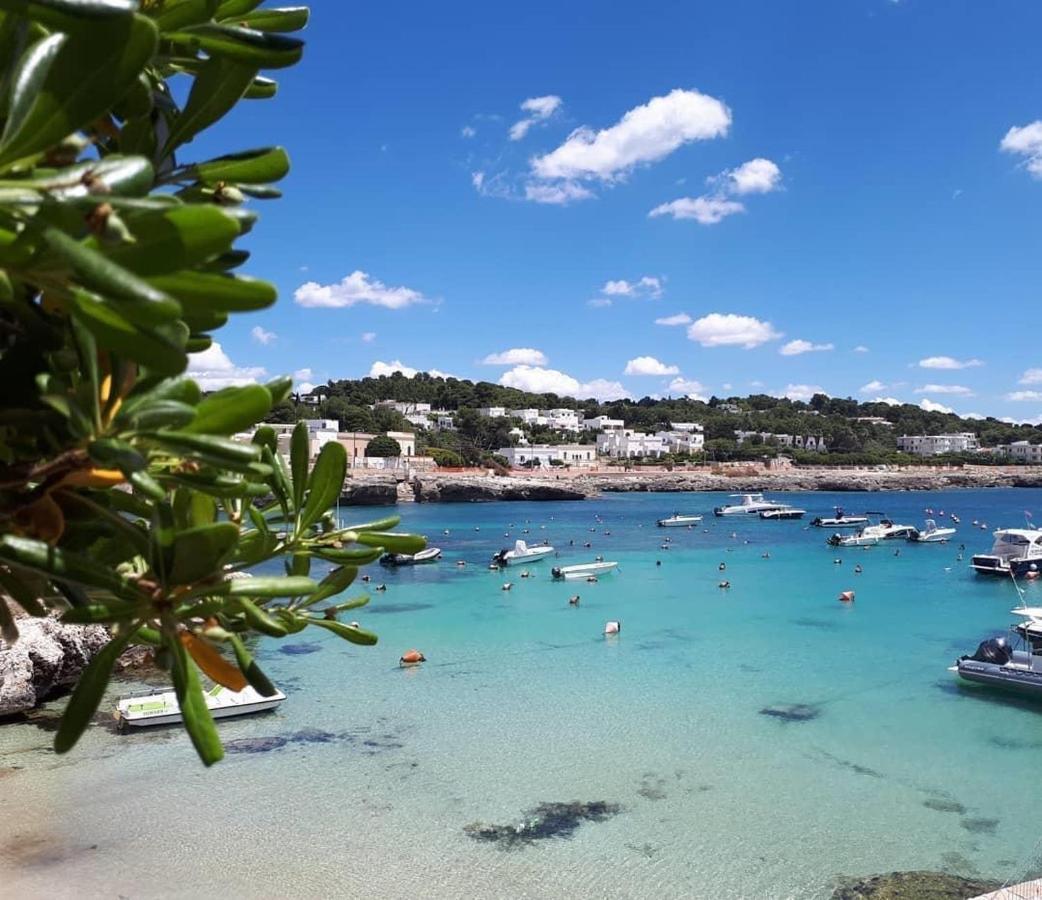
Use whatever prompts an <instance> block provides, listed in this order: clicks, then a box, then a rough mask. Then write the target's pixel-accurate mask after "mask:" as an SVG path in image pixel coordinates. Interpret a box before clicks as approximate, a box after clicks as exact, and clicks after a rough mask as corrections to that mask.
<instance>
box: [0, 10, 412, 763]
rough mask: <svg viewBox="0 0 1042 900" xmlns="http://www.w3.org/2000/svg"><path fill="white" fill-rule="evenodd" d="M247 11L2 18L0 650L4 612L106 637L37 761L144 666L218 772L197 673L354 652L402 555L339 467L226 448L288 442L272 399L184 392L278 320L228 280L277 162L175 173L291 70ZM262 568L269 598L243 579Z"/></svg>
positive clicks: (253, 671)
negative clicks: (264, 324)
mask: <svg viewBox="0 0 1042 900" xmlns="http://www.w3.org/2000/svg"><path fill="white" fill-rule="evenodd" d="M259 7H260V2H259V0H224V2H218V0H141V2H140V3H135V2H131V0H35V2H17V0H0V47H2V48H3V53H2V54H0V65H2V66H3V76H2V82H0V83H2V84H3V86H4V87H3V93H2V102H0V633H2V635H3V637H4V640H6V641H13V640H16V639H17V620H16V619H15V618H13V617H12V615H11V614H10V611H9V604H10V605H11V606H12V607H14V606H17V607H20V608H21V609H22V610H23V611H24V612H25V613H27V614H28V615H34V616H40V615H47V614H50V613H54V612H56V613H58V614H60V615H62V617H63V619H64V620H65V621H67V622H71V623H73V622H74V623H101V624H104V625H106V626H108V627H109V628H110V629H111V632H112V640H111V642H110V643H109V644H108V645H107V646H106V647H105V648H104V650H102V652H101V653H100V654H99V655H98V656H97V657H96V658H95V660H94V661H93V662H92V663H91V665H90V666H88V668H87V669H86V670H85V672H84V673H83V676H82V677H81V679H80V681H79V683H78V684H77V686H76V688H75V690H74V691H73V694H72V697H71V699H70V701H69V703H68V706H67V708H66V712H65V715H64V716H63V719H62V722H61V725H60V727H59V729H58V732H57V736H56V739H55V749H56V750H57V751H58V752H65V751H67V750H69V749H71V748H72V747H73V746H74V745H75V743H76V741H77V740H78V738H79V737H80V735H81V734H82V733H83V731H84V729H85V728H86V727H87V725H88V724H89V722H90V720H91V717H92V716H93V714H94V712H95V711H96V709H97V707H98V704H99V703H100V701H101V699H102V697H103V694H104V691H105V688H106V685H107V684H108V681H109V677H110V673H111V671H112V668H113V665H114V663H115V660H116V658H117V657H118V655H119V653H120V652H121V651H122V649H123V648H124V647H125V646H127V645H128V644H131V643H146V644H151V645H154V646H156V647H158V648H159V655H158V659H159V660H160V661H161V662H162V663H164V664H165V665H166V666H167V667H168V668H169V669H170V673H171V678H172V680H173V683H174V687H175V689H176V691H177V695H178V699H179V701H180V705H181V709H182V712H183V717H184V721H185V728H186V730H187V731H188V733H189V735H190V736H191V739H192V742H193V744H194V746H195V748H196V750H197V752H198V754H199V756H200V758H201V759H202V760H203V762H204V763H206V764H207V765H209V764H211V763H213V762H215V761H217V760H218V759H220V758H221V755H222V751H221V747H220V741H219V740H218V737H217V733H216V731H215V729H214V726H213V722H212V720H211V718H210V714H209V711H208V709H207V707H206V703H205V702H204V698H203V695H202V688H201V683H200V673H201V674H205V675H206V676H207V677H209V678H210V679H212V680H214V681H217V682H218V683H220V684H223V685H224V686H226V687H229V688H230V689H233V690H239V689H241V688H242V687H243V686H245V685H246V684H250V685H252V686H253V687H254V688H256V689H257V690H258V691H260V692H261V693H262V694H265V695H270V694H271V693H273V691H274V687H273V685H272V684H271V682H270V681H269V680H268V679H267V677H266V676H265V675H264V673H263V671H262V670H261V669H260V667H259V666H258V664H257V662H256V660H254V658H253V657H252V655H251V654H250V653H249V651H247V649H246V643H245V641H244V639H245V638H246V637H248V636H249V635H250V634H251V633H262V634H267V635H271V636H273V637H284V636H286V635H288V634H294V633H297V632H299V631H301V630H302V629H303V628H305V627H308V626H313V625H314V626H319V627H321V628H323V629H326V630H330V631H333V632H335V633H337V634H338V635H339V636H341V637H343V638H345V639H346V640H349V641H353V642H355V643H360V644H371V643H374V642H375V641H376V636H375V635H373V634H371V633H370V632H367V631H363V630H361V629H358V628H355V627H353V626H348V625H343V624H342V623H340V622H338V621H337V616H338V615H339V614H340V613H341V612H343V611H345V610H348V609H352V608H357V607H358V606H361V605H363V604H364V603H365V602H366V600H367V598H365V597H355V598H351V599H349V600H346V601H341V600H340V597H341V595H342V594H343V592H344V591H346V590H347V588H348V587H349V586H350V584H351V583H352V582H353V581H354V578H355V576H356V574H357V572H358V567H359V566H361V565H365V564H367V563H369V562H372V561H373V560H374V559H376V558H377V557H379V556H380V555H381V554H382V553H383V552H384V551H385V550H389V551H390V550H395V549H396V548H400V547H402V546H406V547H410V548H415V547H422V545H423V539H422V538H417V537H413V536H407V535H396V534H393V533H388V529H391V528H393V527H394V526H395V525H396V524H397V520H385V521H381V522H376V523H368V524H361V525H357V526H353V527H348V528H344V527H341V526H340V525H339V523H337V522H335V521H334V519H333V517H332V515H331V513H330V506H331V505H332V504H333V503H334V502H335V500H336V498H337V496H338V494H339V492H340V490H341V488H342V485H343V479H344V472H345V467H346V457H345V453H344V450H343V447H341V445H339V444H331V445H327V446H326V447H324V448H323V450H322V452H321V454H320V455H319V457H318V459H317V461H316V462H315V464H314V466H310V465H309V460H308V458H307V455H308V440H307V435H306V434H305V433H304V432H303V430H302V427H300V428H298V431H297V433H296V434H295V435H294V438H293V453H292V459H291V465H290V466H287V465H286V463H285V462H284V460H283V459H282V458H281V457H279V456H278V455H277V454H276V449H277V447H276V441H275V435H274V432H273V431H272V430H271V429H260V430H259V431H258V432H257V434H256V435H255V437H254V440H253V441H252V442H251V443H243V442H242V441H241V440H236V439H234V437H233V436H234V435H235V434H236V433H237V432H240V431H243V430H246V429H249V428H251V427H252V426H253V425H254V424H255V423H256V422H258V421H261V420H263V419H265V418H268V417H272V418H276V417H278V416H282V417H283V420H289V421H292V420H294V419H295V418H297V414H296V407H295V406H294V405H293V404H292V403H290V401H289V396H290V390H291V387H292V385H291V383H290V382H289V380H288V379H278V380H275V381H271V382H269V383H267V384H264V385H260V384H253V385H247V386H244V387H236V388H229V389H227V390H223V391H218V392H216V393H213V394H210V395H209V396H204V395H203V392H202V391H201V390H200V388H199V386H198V385H197V384H196V383H195V382H194V381H192V380H191V379H190V378H187V377H184V376H183V375H182V374H181V373H182V372H184V370H185V369H186V368H187V364H188V356H189V354H190V353H192V352H196V351H199V350H203V349H205V348H206V347H209V346H210V343H211V334H212V333H213V332H214V331H215V330H216V329H218V328H220V327H221V326H222V325H223V324H224V323H225V322H226V321H227V320H228V318H229V317H230V316H233V315H237V314H238V313H241V312H246V311H251V310H257V309H262V308H264V307H267V306H269V305H270V304H271V303H273V302H274V301H275V297H276V292H275V288H274V287H273V286H272V285H270V284H268V283H266V282H263V281H259V280H257V279H254V278H250V277H249V276H246V275H242V274H239V273H237V271H236V270H237V269H238V268H239V266H240V265H242V263H244V262H245V261H246V260H247V259H248V257H249V254H248V253H247V252H245V251H244V250H241V249H239V248H238V247H237V246H236V242H237V240H238V239H239V238H240V237H241V236H242V235H244V234H246V233H247V232H248V231H249V230H250V229H251V228H252V227H253V224H254V221H255V219H256V215H255V214H254V213H253V212H251V211H249V210H248V209H247V208H246V207H245V205H244V204H245V202H246V200H247V198H256V199H267V198H271V197H277V196H278V195H279V192H278V190H277V189H276V188H274V187H272V184H273V183H274V182H277V181H278V180H280V179H281V178H282V177H283V176H284V175H285V174H286V172H287V171H288V168H289V158H288V156H287V154H286V152H285V151H284V150H283V149H282V148H281V147H277V146H273V147H264V148H260V149H248V150H236V151H234V152H229V153H225V154H223V155H221V156H218V157H216V158H213V159H209V160H207V159H197V158H192V154H191V152H190V150H189V149H188V148H189V145H190V142H191V141H192V139H193V138H194V137H195V136H197V135H199V134H200V133H202V132H203V131H205V130H206V129H208V128H210V127H211V126H213V125H214V124H215V123H217V122H218V121H219V120H220V119H221V118H222V117H223V116H224V115H225V114H226V113H228V112H229V111H230V110H231V109H232V108H233V107H234V106H235V105H236V103H238V102H239V101H240V100H241V99H244V98H245V99H254V98H263V97H270V96H273V95H274V93H275V84H274V82H272V81H271V80H270V79H268V78H265V77H263V76H261V74H260V72H261V71H262V70H265V69H277V68H283V67H285V66H289V65H292V64H294V63H295V62H296V61H297V60H298V59H299V58H300V56H301V53H302V49H303V43H302V42H301V41H300V40H299V39H297V38H296V37H294V36H292V35H291V34H289V32H294V31H297V30H299V29H300V28H302V27H303V26H304V25H305V24H306V22H307V17H308V12H307V10H306V9H304V8H299V7H298V8H287V9H267V8H259ZM175 79H176V80H180V81H183V82H187V83H186V84H185V85H184V88H183V90H175V89H174V88H173V87H172V85H171V82H172V81H174V80H175ZM175 97H186V98H187V99H186V100H185V102H184V105H183V106H180V107H179V106H178V104H177V102H176V100H175ZM182 154H184V155H185V157H186V158H184V159H182V158H181V155H182ZM408 552H415V550H414V549H410V550H409V551H408ZM279 559H281V560H283V561H284V562H285V569H286V573H287V574H286V575H285V576H284V577H278V576H276V577H271V576H266V577H250V572H249V570H250V569H253V568H254V567H256V566H258V565H259V564H262V563H265V562H269V561H272V560H279ZM316 561H317V563H316ZM330 564H332V566H330ZM319 567H320V569H321V571H316V573H315V574H316V575H317V576H324V577H321V580H319V581H316V580H315V579H313V578H312V577H311V575H312V570H313V568H319ZM222 645H227V646H222Z"/></svg>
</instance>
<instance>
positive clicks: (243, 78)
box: [161, 35, 259, 156]
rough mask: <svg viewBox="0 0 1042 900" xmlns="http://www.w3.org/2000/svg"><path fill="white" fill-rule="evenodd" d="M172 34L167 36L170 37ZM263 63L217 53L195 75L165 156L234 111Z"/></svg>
mask: <svg viewBox="0 0 1042 900" xmlns="http://www.w3.org/2000/svg"><path fill="white" fill-rule="evenodd" d="M168 36H169V35H164V37H168ZM258 68H259V66H256V65H253V64H250V63H242V62H237V61H236V60H233V59H226V58H224V57H220V56H214V57H213V58H212V59H209V60H207V62H206V63H205V64H204V65H203V67H202V69H200V71H199V74H198V75H196V76H195V81H194V83H193V84H192V90H191V92H190V93H189V94H188V102H187V103H186V104H185V107H184V109H183V110H182V111H181V113H180V115H178V117H177V118H176V119H175V120H174V125H173V127H172V128H171V129H170V134H169V136H168V137H167V140H166V145H165V146H164V147H163V151H162V154H161V155H162V156H167V155H168V154H169V153H170V152H171V151H172V150H174V149H175V148H176V147H179V146H180V145H181V144H183V143H185V142H186V141H190V140H191V139H192V138H193V137H195V135H197V134H198V133H199V132H200V131H202V130H203V129H204V128H209V127H210V126H211V125H213V123H214V122H216V121H217V120H218V119H220V118H221V117H222V116H223V115H224V114H225V113H226V112H228V110H230V109H231V108H232V107H233V106H235V104H236V103H238V102H239V100H240V99H241V98H242V95H243V94H244V93H246V90H247V88H248V87H249V86H250V84H251V83H252V82H253V79H254V78H255V77H256V75H257V69H258Z"/></svg>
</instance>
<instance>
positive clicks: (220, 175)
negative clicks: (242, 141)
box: [188, 147, 289, 184]
mask: <svg viewBox="0 0 1042 900" xmlns="http://www.w3.org/2000/svg"><path fill="white" fill-rule="evenodd" d="M288 171H289V156H288V155H287V153H286V151H285V150H284V149H283V148H282V147H261V148H260V149H258V150H244V151H242V152H241V153H230V154H228V155H227V156H219V157H217V158H216V159H211V160H209V161H207V162H202V163H196V164H195V165H194V166H192V167H191V168H190V169H189V172H188V174H189V175H190V176H191V177H193V178H196V179H197V180H198V181H201V182H202V183H203V184H216V183H217V182H219V181H224V182H239V181H245V182H246V183H248V184H269V183H271V182H273V181H278V180H279V179H281V178H283V177H284V176H285V175H286V173H287V172H288Z"/></svg>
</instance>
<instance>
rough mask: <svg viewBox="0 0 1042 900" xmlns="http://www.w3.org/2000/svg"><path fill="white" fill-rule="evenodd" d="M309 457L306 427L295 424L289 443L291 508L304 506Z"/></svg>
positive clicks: (301, 424)
mask: <svg viewBox="0 0 1042 900" xmlns="http://www.w3.org/2000/svg"><path fill="white" fill-rule="evenodd" d="M310 456H311V437H310V435H309V434H308V426H307V425H306V424H305V423H304V422H297V424H296V427H295V428H294V429H293V434H292V435H291V436H290V441H289V471H290V482H291V484H292V486H293V508H294V509H297V510H299V509H301V507H302V506H303V505H304V491H305V490H306V489H307V486H308V458H309V457H310Z"/></svg>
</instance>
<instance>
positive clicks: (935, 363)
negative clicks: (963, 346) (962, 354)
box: [918, 356, 984, 369]
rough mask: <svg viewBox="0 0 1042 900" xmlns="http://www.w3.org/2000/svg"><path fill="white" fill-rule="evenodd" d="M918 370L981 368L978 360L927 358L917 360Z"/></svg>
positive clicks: (941, 357) (981, 364) (945, 357)
mask: <svg viewBox="0 0 1042 900" xmlns="http://www.w3.org/2000/svg"><path fill="white" fill-rule="evenodd" d="M918 365H919V368H920V369H970V368H973V367H974V366H983V365H984V363H983V362H981V361H980V360H979V359H961V360H960V359H955V358H954V357H951V356H928V357H926V359H921V360H919V363H918Z"/></svg>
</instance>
